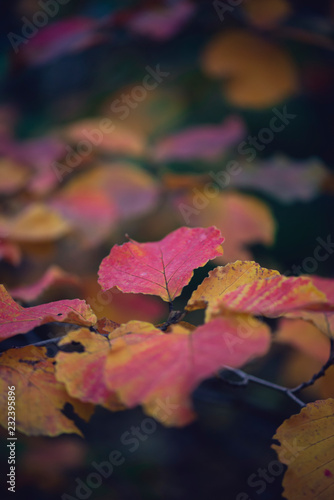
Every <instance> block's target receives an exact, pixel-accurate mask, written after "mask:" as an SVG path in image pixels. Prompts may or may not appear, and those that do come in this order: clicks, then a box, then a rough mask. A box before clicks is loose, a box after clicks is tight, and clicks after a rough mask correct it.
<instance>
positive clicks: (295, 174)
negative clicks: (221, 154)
mask: <svg viewBox="0 0 334 500" xmlns="http://www.w3.org/2000/svg"><path fill="white" fill-rule="evenodd" d="M327 175H328V171H327V169H326V168H325V167H324V166H323V165H322V164H321V163H320V162H319V161H317V160H314V159H312V160H309V161H306V162H293V163H292V162H290V161H288V160H287V159H286V158H282V157H276V158H275V157H274V158H272V159H271V160H270V161H268V162H261V163H259V164H257V165H246V164H242V172H241V173H240V174H239V175H237V176H234V177H231V186H233V187H237V188H246V189H249V188H250V189H255V190H257V191H261V192H264V193H268V194H269V195H271V196H272V197H274V198H276V199H277V200H279V201H281V202H283V203H292V202H295V201H304V202H305V201H309V200H312V199H313V198H315V197H316V196H317V195H318V193H319V191H320V190H321V188H322V185H323V183H324V181H325V179H326V178H327Z"/></svg>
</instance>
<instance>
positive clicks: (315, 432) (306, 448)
mask: <svg viewBox="0 0 334 500" xmlns="http://www.w3.org/2000/svg"><path fill="white" fill-rule="evenodd" d="M274 439H277V440H278V441H279V442H280V444H279V445H276V444H275V445H273V446H272V447H273V448H274V450H275V451H276V452H277V454H278V457H279V459H280V461H281V462H282V463H283V464H285V465H287V466H288V469H287V471H286V473H285V475H284V479H283V487H284V497H285V498H287V499H288V500H314V499H317V500H332V499H333V495H334V399H327V400H324V401H315V402H314V403H309V404H308V405H307V406H306V407H305V408H303V409H302V410H301V412H300V413H299V414H298V415H293V416H292V417H290V418H289V419H288V420H285V422H283V424H282V425H281V426H280V427H279V428H278V429H277V432H276V434H275V436H274Z"/></svg>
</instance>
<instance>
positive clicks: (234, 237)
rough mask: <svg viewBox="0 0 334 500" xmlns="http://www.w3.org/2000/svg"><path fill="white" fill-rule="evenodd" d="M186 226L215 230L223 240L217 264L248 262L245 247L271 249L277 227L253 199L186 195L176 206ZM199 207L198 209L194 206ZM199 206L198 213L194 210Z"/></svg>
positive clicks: (231, 194)
mask: <svg viewBox="0 0 334 500" xmlns="http://www.w3.org/2000/svg"><path fill="white" fill-rule="evenodd" d="M175 204H176V206H177V209H178V211H179V213H180V219H181V216H182V217H183V219H184V220H185V221H186V223H187V224H189V223H190V224H191V225H192V226H201V227H207V226H216V227H217V228H218V229H220V230H221V231H222V233H223V234H224V237H225V242H224V255H223V256H222V257H219V258H218V261H219V263H224V264H225V263H227V262H233V261H234V260H237V259H241V260H250V259H251V258H252V254H251V252H250V251H249V250H248V248H247V246H249V245H254V244H259V243H260V244H263V245H266V246H269V245H272V244H273V243H274V240H275V231H276V223H275V220H274V217H273V215H272V213H271V211H270V209H269V207H268V206H267V205H266V204H265V203H264V202H262V201H261V200H258V199H257V198H255V197H254V196H249V195H245V194H240V193H234V192H227V193H225V192H224V193H218V194H217V195H216V196H215V197H214V198H211V199H208V197H207V196H206V195H205V192H203V191H200V190H198V191H197V192H196V193H195V194H194V193H189V194H186V195H184V196H182V197H180V198H179V199H177V200H176V202H175ZM197 204H199V205H197ZM196 206H200V207H201V209H200V210H199V209H197V208H196Z"/></svg>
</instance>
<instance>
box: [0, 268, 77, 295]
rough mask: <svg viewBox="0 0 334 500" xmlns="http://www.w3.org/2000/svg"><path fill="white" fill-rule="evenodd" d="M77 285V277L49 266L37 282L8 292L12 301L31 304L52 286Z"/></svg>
mask: <svg viewBox="0 0 334 500" xmlns="http://www.w3.org/2000/svg"><path fill="white" fill-rule="evenodd" d="M79 283H80V281H79V278H78V277H77V276H75V275H73V274H70V273H67V272H65V271H64V270H63V269H61V268H60V267H58V266H51V267H49V269H48V270H47V271H46V272H45V273H44V275H43V276H42V277H41V278H40V279H39V280H38V281H37V282H35V283H33V284H31V285H23V286H19V287H16V288H12V289H11V290H10V291H9V292H10V295H11V296H12V297H13V298H14V299H19V300H22V301H24V302H33V301H35V300H36V299H38V298H39V297H40V296H41V295H42V294H43V293H44V292H45V291H46V290H47V289H49V288H51V287H53V286H64V285H73V286H78V285H79Z"/></svg>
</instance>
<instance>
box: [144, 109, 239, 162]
mask: <svg viewBox="0 0 334 500" xmlns="http://www.w3.org/2000/svg"><path fill="white" fill-rule="evenodd" d="M245 133H246V129H245V125H244V123H243V122H242V120H241V119H240V118H239V117H237V116H231V117H229V118H227V119H226V120H225V121H224V122H223V123H222V124H219V125H198V126H195V127H191V128H188V129H185V130H181V131H180V132H178V133H176V134H173V135H170V136H168V137H165V138H163V139H160V141H158V143H157V144H156V145H155V147H154V151H153V156H154V158H155V160H157V161H176V160H179V161H190V160H200V159H202V160H216V159H217V158H219V157H220V156H223V155H224V154H225V153H226V151H227V150H228V148H231V147H232V146H235V145H236V144H238V142H239V141H240V140H241V139H242V138H243V137H244V135H245Z"/></svg>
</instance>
